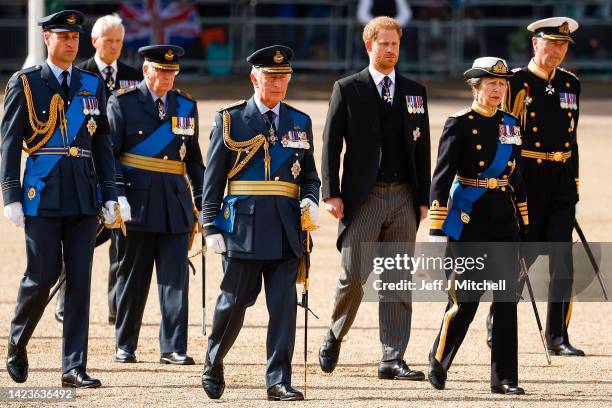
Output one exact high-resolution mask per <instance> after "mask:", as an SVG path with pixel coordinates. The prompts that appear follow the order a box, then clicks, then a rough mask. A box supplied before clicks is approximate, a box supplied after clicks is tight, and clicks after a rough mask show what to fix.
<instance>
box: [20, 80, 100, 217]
mask: <svg viewBox="0 0 612 408" xmlns="http://www.w3.org/2000/svg"><path fill="white" fill-rule="evenodd" d="M79 79H80V82H81V84H80V86H79V90H78V92H77V95H76V96H75V97H73V98H72V101H71V103H70V107H69V108H68V111H67V112H66V121H67V123H68V145H72V143H73V142H74V140H75V139H76V137H77V135H78V134H79V132H80V131H81V128H82V127H83V122H85V114H84V113H83V110H82V107H81V99H82V98H83V97H84V96H79V94H80V93H83V94H89V95H95V94H96V90H97V87H98V78H97V77H95V76H93V75H88V74H85V73H83V72H81V73H80V78H79ZM83 91H84V92H83ZM45 147H64V145H63V142H62V136H61V133H60V127H59V123H58V126H56V128H55V131H54V132H53V134H52V135H51V138H50V139H49V140H48V141H47V143H46V144H45ZM61 158H62V155H61V154H45V155H41V156H37V157H36V159H34V158H33V157H32V156H30V157H28V159H27V161H26V168H25V172H24V176H23V199H22V202H23V213H24V214H25V215H27V216H36V215H38V206H39V205H40V194H41V193H42V191H43V190H44V188H45V185H46V184H45V182H44V179H45V178H46V177H47V176H48V175H49V173H51V171H52V170H53V168H54V167H55V166H56V165H57V163H58V162H59V161H60V159H61Z"/></svg>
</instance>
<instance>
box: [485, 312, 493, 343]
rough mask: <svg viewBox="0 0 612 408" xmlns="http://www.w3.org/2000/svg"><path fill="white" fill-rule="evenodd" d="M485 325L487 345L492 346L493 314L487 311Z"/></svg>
mask: <svg viewBox="0 0 612 408" xmlns="http://www.w3.org/2000/svg"><path fill="white" fill-rule="evenodd" d="M486 325H487V346H489V348H491V347H492V344H493V314H492V313H491V311H489V314H488V315H487V320H486Z"/></svg>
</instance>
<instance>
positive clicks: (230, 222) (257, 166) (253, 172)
mask: <svg viewBox="0 0 612 408" xmlns="http://www.w3.org/2000/svg"><path fill="white" fill-rule="evenodd" d="M286 112H287V113H288V114H289V115H290V118H291V128H293V125H297V126H299V127H300V128H302V129H305V128H306V125H307V120H306V116H304V115H303V114H301V113H299V112H297V111H295V110H293V109H290V108H286ZM278 136H282V135H278ZM292 154H293V149H291V148H287V147H283V145H282V143H280V142H277V143H275V144H273V145H270V175H271V176H274V174H275V173H276V171H277V170H278V169H279V168H280V167H281V166H282V165H283V164H284V163H285V162H286V161H287V160H289V159H290V158H291V155H292ZM264 175H265V169H264V161H263V159H260V160H257V161H255V162H253V163H249V167H248V168H247V169H246V170H245V171H243V172H242V173H241V174H240V175H239V176H238V177H236V178H235V179H236V180H248V181H251V180H263V178H264ZM248 197H249V196H233V195H227V196H226V197H225V198H224V199H223V205H222V206H221V211H220V212H219V215H217V218H215V220H214V221H213V225H214V226H215V227H217V228H219V229H220V230H222V231H225V232H227V233H228V234H231V233H233V232H234V220H235V217H236V211H235V205H236V203H237V202H238V201H240V200H244V199H245V198H248ZM226 216H227V218H226Z"/></svg>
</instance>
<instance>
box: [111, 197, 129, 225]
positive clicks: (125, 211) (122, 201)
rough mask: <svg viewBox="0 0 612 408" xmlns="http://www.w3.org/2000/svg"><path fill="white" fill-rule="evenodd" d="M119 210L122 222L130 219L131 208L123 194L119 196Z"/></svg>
mask: <svg viewBox="0 0 612 408" xmlns="http://www.w3.org/2000/svg"><path fill="white" fill-rule="evenodd" d="M113 212H114V211H113ZM119 212H120V213H121V218H122V219H123V222H128V221H130V220H131V219H132V209H131V208H130V203H128V200H127V198H126V197H125V196H119Z"/></svg>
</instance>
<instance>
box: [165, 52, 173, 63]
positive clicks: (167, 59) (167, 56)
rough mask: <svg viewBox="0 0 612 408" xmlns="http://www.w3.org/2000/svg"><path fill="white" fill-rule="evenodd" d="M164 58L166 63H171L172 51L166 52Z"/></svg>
mask: <svg viewBox="0 0 612 408" xmlns="http://www.w3.org/2000/svg"><path fill="white" fill-rule="evenodd" d="M164 58H165V59H166V61H172V58H174V53H173V52H172V50H168V51H167V52H166V53H165V54H164Z"/></svg>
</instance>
